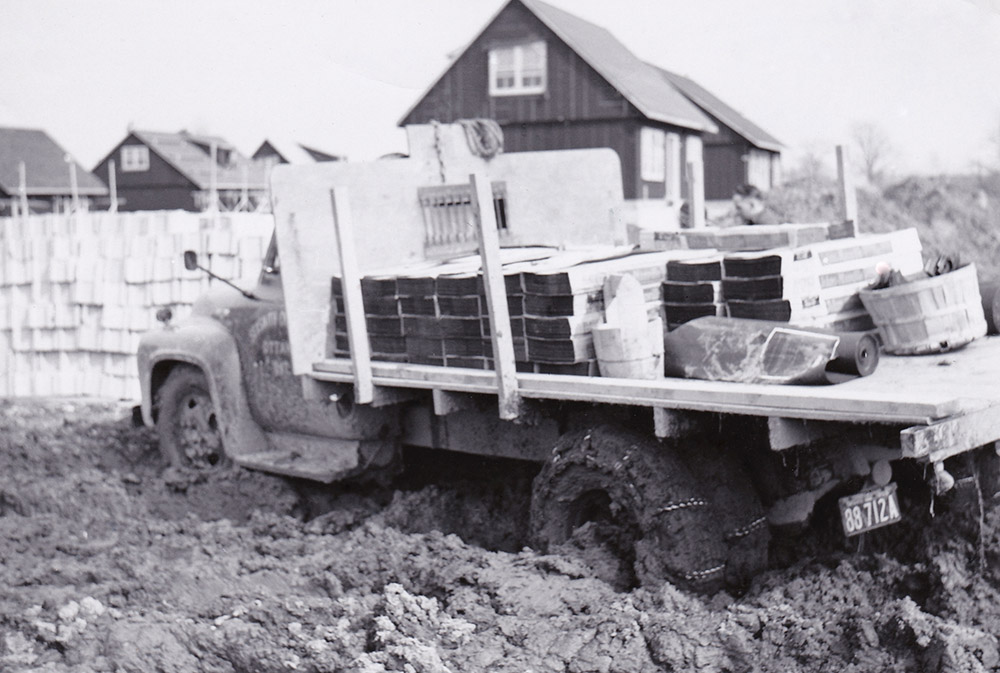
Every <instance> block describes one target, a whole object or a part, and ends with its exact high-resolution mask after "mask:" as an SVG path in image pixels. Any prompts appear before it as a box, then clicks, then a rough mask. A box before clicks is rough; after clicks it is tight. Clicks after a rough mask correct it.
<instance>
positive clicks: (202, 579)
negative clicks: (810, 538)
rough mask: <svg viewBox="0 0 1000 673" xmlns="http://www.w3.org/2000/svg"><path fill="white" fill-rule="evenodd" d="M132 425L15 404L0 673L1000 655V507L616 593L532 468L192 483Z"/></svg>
mask: <svg viewBox="0 0 1000 673" xmlns="http://www.w3.org/2000/svg"><path fill="white" fill-rule="evenodd" d="M129 416H130V414H129V410H128V409H127V408H125V407H122V406H119V405H112V404H98V403H93V402H88V403H81V402H78V401H73V402H68V401H66V402H53V401H45V402H40V401H39V402H34V401H33V402H24V401H19V402H11V401H7V402H4V401H0V552H2V553H0V670H2V671H44V672H63V671H74V672H75V671H80V672H83V671H88V672H90V671H109V672H111V671H114V672H127V673H131V672H139V671H142V672H148V671H165V672H173V671H220V672H227V673H228V672H235V671H332V670H344V671H357V672H361V671H364V672H366V673H368V672H370V673H375V672H383V671H414V672H417V673H424V672H427V673H430V672H444V671H454V672H458V671H504V672H507V671H510V672H514V671H536V672H540V671H570V672H574V673H576V672H584V671H630V672H633V671H702V672H708V671H762V672H771V671H774V672H777V671H782V672H788V671H990V670H997V669H998V667H1000V654H998V638H1000V592H998V587H1000V551H998V550H1000V546H998V543H1000V513H998V511H997V510H996V509H992V508H988V509H987V510H986V511H985V513H984V515H983V517H982V526H980V521H979V517H978V516H970V515H969V514H968V512H969V511H970V507H972V505H970V504H968V503H966V504H965V505H962V504H961V503H955V504H953V506H952V507H950V508H946V507H944V506H938V507H937V510H938V515H937V516H936V517H935V518H934V520H933V522H932V523H931V525H929V526H928V527H926V528H924V529H922V530H919V531H917V533H918V534H917V536H916V539H915V540H913V541H912V542H913V544H912V547H913V548H914V549H916V550H917V551H916V552H915V553H913V554H908V555H907V558H901V557H899V556H893V555H889V554H885V553H872V552H868V553H865V552H864V551H860V552H859V551H854V552H852V553H847V552H842V551H841V552H838V551H831V552H828V553H825V554H822V555H816V556H812V557H807V558H800V559H798V560H797V561H796V562H794V563H793V564H791V565H789V566H787V567H784V568H772V569H770V570H768V571H767V572H765V573H763V574H762V575H760V576H758V577H757V578H756V580H755V581H754V582H753V584H752V585H751V587H750V589H749V590H748V591H747V592H746V593H745V594H744V595H743V596H741V597H738V598H737V597H733V596H730V595H728V594H725V593H719V594H716V595H715V596H711V597H699V596H693V595H690V594H687V593H684V592H681V591H679V590H677V589H676V588H674V587H672V586H671V585H669V584H667V585H664V586H663V587H661V588H658V589H649V588H639V589H632V590H629V591H616V590H615V589H614V588H613V587H612V585H611V584H609V583H608V582H607V581H605V580H604V579H601V573H600V572H599V570H595V565H600V564H595V563H592V562H588V561H587V560H586V559H583V560H577V559H576V558H575V557H573V556H568V555H560V554H551V555H540V554H537V553H535V552H533V551H531V550H530V549H527V548H524V547H523V545H524V537H523V536H524V530H525V517H526V512H527V502H526V500H525V498H526V495H527V494H528V493H530V474H528V473H526V472H525V471H524V470H520V471H519V470H517V469H510V470H508V469H493V470H487V473H488V474H489V475H490V478H486V479H484V478H483V477H482V476H481V475H480V476H479V477H478V481H477V477H476V476H475V475H474V474H472V472H471V471H470V472H468V473H464V474H459V475H454V474H446V472H447V470H437V472H439V473H440V474H439V476H441V477H442V478H440V479H437V478H435V477H434V475H433V474H424V475H417V476H414V475H413V471H412V470H411V471H410V474H409V476H407V475H403V476H402V477H401V478H400V480H399V481H397V483H396V484H395V488H394V489H390V488H376V487H361V486H352V487H341V488H334V489H329V490H324V489H318V488H315V487H311V486H308V485H306V484H303V483H299V482H294V481H287V480H284V479H280V478H276V477H271V476H268V475H264V474H257V473H253V472H248V471H239V470H235V471H232V472H230V473H226V474H222V475H219V476H217V477H213V478H211V479H192V478H190V477H189V476H187V475H184V474H178V473H176V472H173V471H171V470H169V469H167V468H166V466H165V465H164V464H163V463H162V462H161V461H160V459H159V457H158V455H157V453H156V450H155V445H154V441H153V437H152V435H151V433H149V432H148V431H146V430H144V429H133V428H132V427H131V425H130V418H129ZM431 472H434V471H431ZM454 477H457V478H454ZM973 500H974V499H973ZM969 502H972V501H971V500H970V501H969ZM939 505H943V503H939ZM945 509H950V510H951V511H950V512H944V511H943V510H945ZM976 511H977V512H978V510H976Z"/></svg>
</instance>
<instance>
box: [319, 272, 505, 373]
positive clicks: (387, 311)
mask: <svg viewBox="0 0 1000 673" xmlns="http://www.w3.org/2000/svg"><path fill="white" fill-rule="evenodd" d="M506 281H507V287H508V291H509V295H508V308H509V310H510V314H511V330H512V332H513V335H514V347H515V357H516V358H517V359H518V360H523V359H524V357H525V356H524V325H523V318H522V317H521V316H520V313H521V301H520V297H519V285H520V278H519V276H518V275H517V274H516V273H512V274H511V275H508V276H506ZM361 294H362V301H363V303H364V307H365V324H366V326H367V330H368V341H369V346H370V348H371V353H372V358H374V359H376V360H383V361H389V362H411V363H414V364H430V365H440V366H450V367H469V368H473V369H492V368H493V359H492V358H493V341H492V331H491V328H490V321H489V312H488V310H487V305H486V294H485V289H484V286H483V281H482V277H481V276H479V275H478V274H473V273H468V272H466V273H451V274H442V275H438V274H435V273H433V270H429V271H428V272H427V273H422V274H414V273H411V274H410V275H406V274H402V275H399V276H394V277H379V276H368V277H365V278H363V279H362V280H361ZM332 312H333V320H332V324H333V329H332V331H331V334H330V343H331V348H330V350H331V352H332V353H333V355H334V356H335V357H347V356H349V355H350V349H349V345H348V342H347V317H346V313H345V310H344V299H343V292H342V289H341V285H340V280H339V279H337V278H335V279H334V280H333V306H332Z"/></svg>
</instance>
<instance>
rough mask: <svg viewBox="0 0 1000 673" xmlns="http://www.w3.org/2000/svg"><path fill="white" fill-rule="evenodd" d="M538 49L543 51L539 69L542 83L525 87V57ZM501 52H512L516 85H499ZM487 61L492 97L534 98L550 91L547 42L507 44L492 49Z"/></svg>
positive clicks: (534, 41) (533, 41) (512, 69)
mask: <svg viewBox="0 0 1000 673" xmlns="http://www.w3.org/2000/svg"><path fill="white" fill-rule="evenodd" d="M536 47H540V49H541V61H542V63H541V67H540V69H539V72H540V79H541V82H539V83H538V84H532V85H525V83H524V78H525V75H526V72H525V69H524V55H525V52H526V51H527V50H529V49H532V48H536ZM501 52H510V54H511V57H512V60H513V66H512V68H511V72H512V74H513V79H514V84H513V85H512V86H510V87H501V86H498V84H497V77H498V74H499V72H500V70H499V60H500V54H501ZM487 61H488V64H489V65H488V68H487V70H488V76H489V93H490V96H494V97H502V96H534V95H539V94H544V93H545V92H546V91H547V90H548V82H549V75H548V73H549V48H548V44H547V43H546V42H545V40H532V41H530V42H520V43H517V44H506V45H502V46H496V47H492V48H491V49H490V50H489V53H488V55H487Z"/></svg>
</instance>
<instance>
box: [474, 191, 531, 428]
mask: <svg viewBox="0 0 1000 673" xmlns="http://www.w3.org/2000/svg"><path fill="white" fill-rule="evenodd" d="M469 182H470V183H471V185H472V213H473V217H474V218H475V220H476V222H475V224H476V232H477V236H478V238H479V257H480V259H481V260H482V267H483V282H484V284H485V287H486V305H487V307H488V308H489V316H490V322H491V324H492V327H493V328H492V331H491V337H492V340H493V361H494V366H495V367H496V384H497V402H498V404H499V407H500V418H501V419H503V420H513V419H515V418H517V417H518V416H520V415H521V397H520V395H519V394H518V390H517V388H518V381H517V364H516V361H515V359H514V341H513V335H512V334H511V327H510V312H509V310H508V308H507V285H506V282H505V281H504V277H503V267H502V262H501V259H500V238H499V235H498V234H497V222H496V213H495V211H494V210H493V193H492V188H491V187H490V182H489V180H487V179H486V178H485V176H484V175H482V174H480V175H476V174H472V175H470V176H469Z"/></svg>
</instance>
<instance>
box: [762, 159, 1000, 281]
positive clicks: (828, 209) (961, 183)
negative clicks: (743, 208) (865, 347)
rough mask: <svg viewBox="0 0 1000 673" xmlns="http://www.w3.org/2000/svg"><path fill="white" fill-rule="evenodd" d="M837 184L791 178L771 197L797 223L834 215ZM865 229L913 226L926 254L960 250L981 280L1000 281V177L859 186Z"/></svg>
mask: <svg viewBox="0 0 1000 673" xmlns="http://www.w3.org/2000/svg"><path fill="white" fill-rule="evenodd" d="M836 193H837V192H836V185H835V184H834V183H833V182H832V181H828V180H792V181H789V182H788V183H787V184H785V185H782V186H781V187H779V188H777V189H775V190H773V191H772V192H771V193H770V194H769V195H768V201H769V202H770V203H772V204H773V205H774V206H775V207H776V208H777V209H778V210H779V211H780V212H782V213H783V214H785V215H786V216H788V218H789V220H790V221H794V222H817V221H826V220H831V219H833V218H835V217H836V212H837V210H836V204H837V199H836ZM858 220H859V225H860V230H861V231H871V232H885V231H895V230H898V229H905V228H910V227H914V228H916V229H917V231H918V232H919V235H920V240H921V242H922V243H923V245H924V256H925V258H928V257H932V256H936V255H939V254H949V255H954V254H958V255H959V256H960V258H961V259H963V260H966V261H970V262H975V263H976V267H977V268H978V270H979V275H980V278H981V280H982V281H983V282H997V281H1000V265H997V263H996V259H997V257H998V253H1000V238H998V237H997V235H996V228H997V225H998V224H1000V179H987V178H974V177H968V176H921V177H909V178H906V179H905V180H902V181H900V182H898V183H896V184H893V185H890V186H888V187H886V189H884V190H882V191H881V192H879V191H876V190H871V189H859V190H858Z"/></svg>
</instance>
